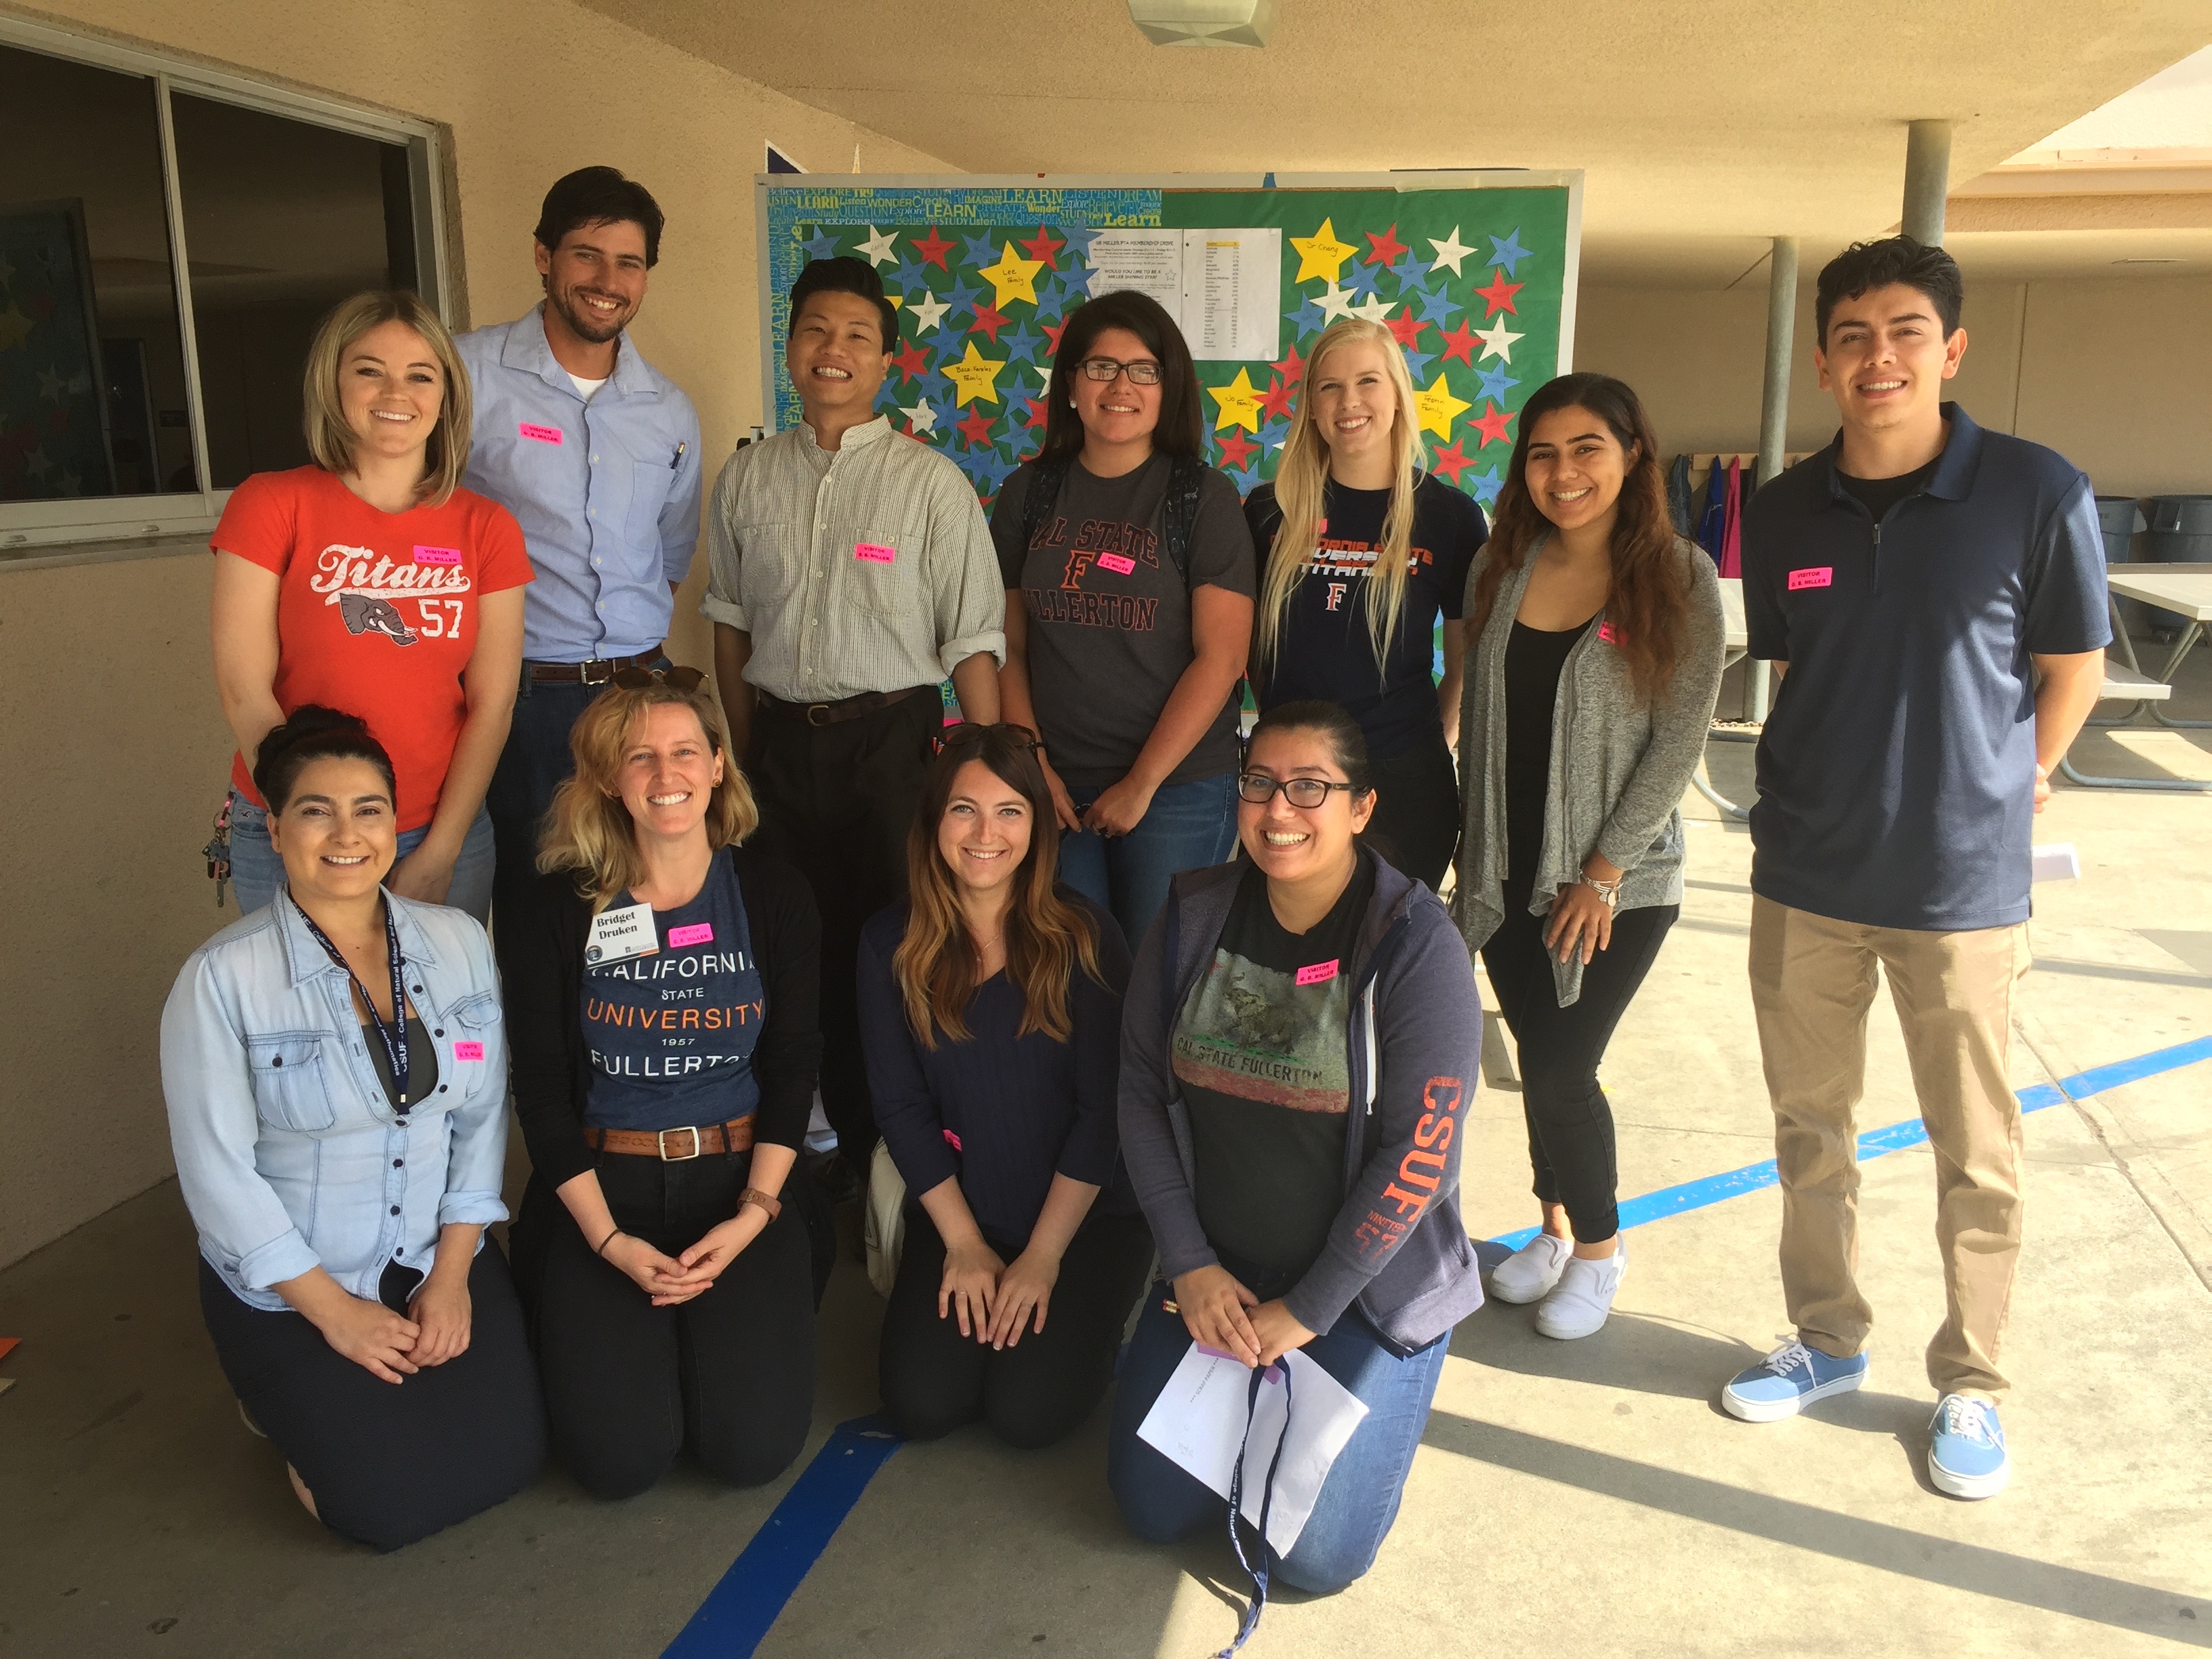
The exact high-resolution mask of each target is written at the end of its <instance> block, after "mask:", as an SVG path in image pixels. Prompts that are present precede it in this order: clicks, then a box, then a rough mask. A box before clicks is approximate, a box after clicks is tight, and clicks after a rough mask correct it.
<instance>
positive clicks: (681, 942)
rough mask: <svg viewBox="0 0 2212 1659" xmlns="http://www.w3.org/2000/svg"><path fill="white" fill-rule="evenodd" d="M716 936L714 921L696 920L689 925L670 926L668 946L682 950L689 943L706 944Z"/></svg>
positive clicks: (673, 949)
mask: <svg viewBox="0 0 2212 1659" xmlns="http://www.w3.org/2000/svg"><path fill="white" fill-rule="evenodd" d="M713 938H714V923H713V922H711V921H695V922H693V923H692V924H691V925H690V927H671V928H670V929H669V930H668V948H669V949H670V950H671V951H680V950H682V949H683V948H684V946H685V945H704V944H706V943H707V942H708V940H709V939H713Z"/></svg>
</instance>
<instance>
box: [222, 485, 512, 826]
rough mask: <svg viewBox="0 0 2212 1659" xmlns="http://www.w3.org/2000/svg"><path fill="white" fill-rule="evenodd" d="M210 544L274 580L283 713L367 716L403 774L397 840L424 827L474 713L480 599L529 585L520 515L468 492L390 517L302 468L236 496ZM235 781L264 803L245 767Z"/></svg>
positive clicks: (234, 766)
mask: <svg viewBox="0 0 2212 1659" xmlns="http://www.w3.org/2000/svg"><path fill="white" fill-rule="evenodd" d="M211 545H213V546H214V547H215V548H216V550H218V551H221V552H224V553H235V554H237V555H238V556H239V557H240V558H241V559H250V560H251V561H252V562H254V563H255V564H258V565H259V566H261V567H262V568H264V570H273V571H275V572H276V575H277V578H278V580H279V584H280V585H279V586H278V588H277V590H276V640H277V656H276V686H275V688H274V689H275V691H276V706H277V707H278V708H282V709H283V711H284V712H285V713H286V714H290V713H291V712H292V711H293V710H294V709H295V708H299V707H300V706H301V704H302V703H310V702H314V703H320V704H322V705H323V706H324V707H325V708H337V709H342V710H343V711H344V712H345V713H347V714H358V715H360V716H361V718H362V719H363V720H366V721H368V729H369V730H370V731H371V732H374V733H375V735H376V740H377V741H378V742H379V743H381V744H383V745H384V746H385V748H386V750H389V751H390V753H391V756H392V769H393V770H394V771H395V772H396V773H397V774H398V787H399V827H400V829H403V830H406V829H420V828H421V827H422V825H424V824H426V823H429V822H430V820H431V818H432V817H434V816H435V814H436V812H437V810H438V794H439V792H440V791H441V789H443V788H444V787H445V783H446V768H447V766H448V765H449V764H450V763H452V761H453V744H455V743H456V742H457V741H459V738H460V734H461V725H462V722H463V720H465V718H466V716H467V713H468V704H467V700H466V698H465V696H464V695H463V693H462V690H461V673H462V671H463V670H464V669H465V668H466V667H467V666H468V664H469V653H471V652H472V651H474V650H475V649H476V645H477V604H476V602H477V596H478V595H480V594H484V593H496V592H500V591H501V590H502V589H504V588H509V587H520V586H522V584H523V583H525V582H526V581H528V580H530V579H531V569H530V556H529V555H528V554H527V553H526V552H525V551H524V550H523V543H522V526H520V525H519V524H517V523H515V521H514V515H513V513H509V512H508V511H507V509H506V508H505V507H501V505H500V504H499V503H498V502H496V501H489V500H487V499H486V498H485V497H483V496H482V495H477V494H476V493H474V492H473V491H471V490H466V489H456V490H455V491H454V492H453V495H452V497H451V498H450V499H449V500H448V501H447V502H446V504H445V505H444V506H443V507H416V508H414V509H413V510H411V511H410V512H406V513H385V512H381V511H380V510H379V509H377V508H376V507H371V506H370V505H369V504H368V502H367V501H363V500H362V499H361V497H360V496H358V495H355V494H354V493H353V491H351V490H350V489H347V488H346V487H345V485H344V484H343V483H341V482H340V481H339V480H338V478H337V477H336V476H334V475H333V474H331V473H328V472H325V471H323V470H322V468H320V467H319V466H302V467H296V468H295V469H294V470H292V471H289V472H257V473H255V474H254V475H253V476H252V477H250V478H248V479H247V480H246V482H245V483H242V484H240V485H239V487H238V488H237V489H234V490H233V491H232V492H231V496H230V501H229V502H228V504H227V505H226V506H225V507H223V510H222V522H220V523H219V524H217V525H216V527H215V535H214V537H213V538H212V539H211ZM230 781H231V783H232V784H233V785H234V787H236V788H237V790H238V792H239V793H240V794H242V795H244V796H245V797H246V799H248V800H251V801H252V802H253V803H254V805H257V806H265V805H267V803H266V802H265V801H264V800H263V799H261V797H260V795H259V794H258V793H256V791H255V790H254V787H253V782H252V778H251V777H250V776H249V775H248V771H247V766H246V757H244V756H242V755H240V756H238V757H235V758H234V760H233V761H232V763H231V769H230Z"/></svg>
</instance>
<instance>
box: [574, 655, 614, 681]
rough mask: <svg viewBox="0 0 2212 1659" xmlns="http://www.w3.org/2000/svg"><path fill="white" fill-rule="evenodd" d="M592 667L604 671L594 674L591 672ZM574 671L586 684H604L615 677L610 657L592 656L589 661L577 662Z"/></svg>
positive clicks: (612, 661)
mask: <svg viewBox="0 0 2212 1659" xmlns="http://www.w3.org/2000/svg"><path fill="white" fill-rule="evenodd" d="M594 668H598V669H602V670H604V672H602V673H599V674H597V675H594V674H593V673H592V670H593V669H594ZM576 671H577V675H578V678H580V679H581V680H582V682H583V683H584V684H586V685H605V684H608V683H609V682H610V681H611V680H612V679H613V678H614V677H615V664H614V659H613V658H611V657H594V658H592V659H591V660H590V661H589V662H583V663H579V664H577V665H576Z"/></svg>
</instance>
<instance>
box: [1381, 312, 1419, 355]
mask: <svg viewBox="0 0 2212 1659" xmlns="http://www.w3.org/2000/svg"><path fill="white" fill-rule="evenodd" d="M1427 326H1428V325H1427V324H1426V323H1425V322H1423V321H1422V320H1421V319H1419V318H1418V317H1385V318H1383V327H1385V328H1387V329H1389V331H1390V337H1391V338H1392V339H1394V340H1395V341H1396V342H1397V343H1398V346H1399V349H1401V350H1403V349H1406V348H1407V347H1408V346H1417V345H1419V344H1420V343H1421V331H1422V330H1423V329H1425V328H1426V327H1427Z"/></svg>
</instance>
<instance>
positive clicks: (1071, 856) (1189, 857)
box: [1060, 772, 1237, 951]
mask: <svg viewBox="0 0 2212 1659" xmlns="http://www.w3.org/2000/svg"><path fill="white" fill-rule="evenodd" d="M1067 793H1069V795H1071V796H1072V797H1073V799H1074V801H1075V810H1076V811H1078V812H1085V811H1090V809H1091V803H1092V802H1093V801H1095V800H1097V799H1098V797H1099V796H1101V795H1103V794H1104V793H1106V791H1105V790H1104V789H1103V788H1097V789H1073V788H1071V789H1070V790H1069V791H1068V792H1067ZM1236 845H1237V777H1236V775H1235V774H1234V773H1231V772H1224V773H1222V774H1221V775H1219V776H1218V777H1212V778H1193V779H1192V780H1191V781H1189V782H1188V783H1172V784H1170V785H1168V786H1167V787H1165V788H1164V789H1162V790H1161V791H1160V792H1159V793H1158V794H1156V795H1154V796H1153V797H1152V805H1151V806H1149V807H1148V808H1146V811H1145V816H1144V817H1141V818H1139V819H1138V820H1137V827H1136V828H1135V829H1132V830H1131V831H1130V832H1129V833H1128V834H1127V835H1126V836H1101V835H1097V834H1096V833H1094V832H1093V831H1091V830H1089V829H1063V830H1062V831H1060V879H1061V880H1062V881H1064V882H1066V884H1068V885H1069V886H1070V887H1073V889H1075V890H1076V891H1077V892H1079V893H1080V894H1082V895H1083V896H1084V897H1085V898H1087V899H1089V900H1090V901H1091V902H1092V903H1093V904H1096V905H1098V906H1100V907H1101V908H1103V909H1105V910H1107V911H1109V913H1111V915H1113V918H1114V920H1115V921H1117V922H1119V923H1121V934H1122V937H1123V938H1125V939H1127V940H1128V941H1129V948H1130V949H1131V950H1132V951H1133V950H1135V949H1136V948H1137V946H1138V945H1139V944H1140V943H1141V942H1142V941H1143V939H1144V937H1145V930H1146V928H1147V927H1151V926H1152V918H1153V917H1154V916H1155V915H1158V914H1159V908H1160V906H1162V905H1163V904H1164V903H1166V902H1167V897H1168V879H1169V878H1170V877H1171V876H1173V875H1174V874H1175V873H1176V872H1177V871H1179V870H1203V869H1205V868H1206V867H1207V866H1209V865H1215V864H1220V863H1223V862H1224V861H1225V860H1227V859H1228V857H1229V854H1230V849H1231V848H1234V847H1235V846H1236Z"/></svg>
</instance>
